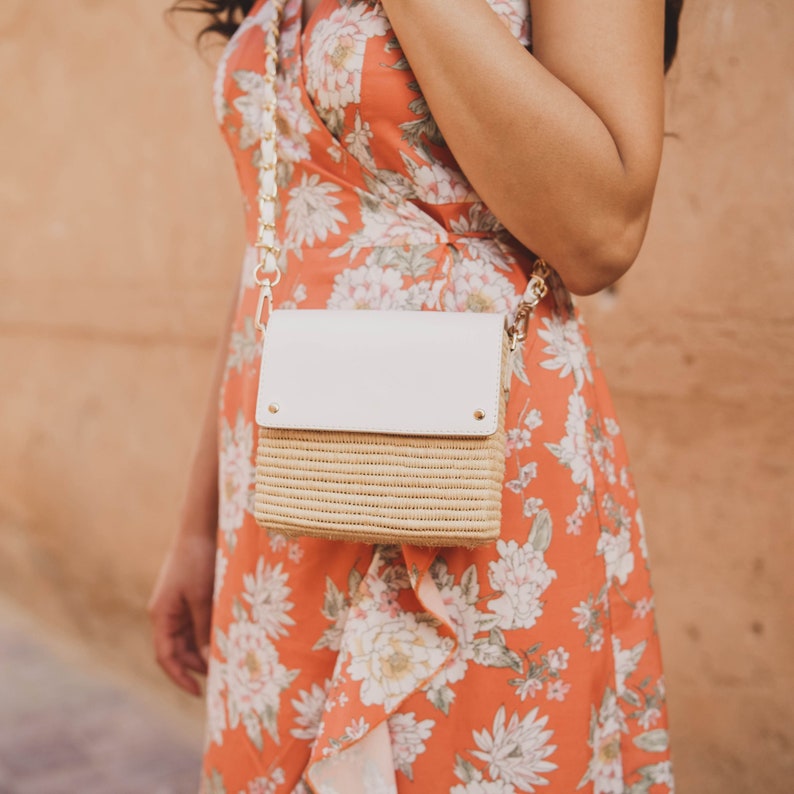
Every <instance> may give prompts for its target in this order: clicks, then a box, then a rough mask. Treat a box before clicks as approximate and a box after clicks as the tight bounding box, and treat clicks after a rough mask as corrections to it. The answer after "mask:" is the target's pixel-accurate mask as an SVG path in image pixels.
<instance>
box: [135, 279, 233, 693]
mask: <svg viewBox="0 0 794 794" xmlns="http://www.w3.org/2000/svg"><path fill="white" fill-rule="evenodd" d="M239 292H240V281H239V278H238V280H237V282H236V284H235V287H234V290H233V293H232V296H231V301H230V304H229V310H228V314H227V317H226V323H225V325H224V328H223V331H222V333H221V337H220V339H219V340H218V347H217V350H216V353H215V368H214V372H213V376H212V383H211V385H210V389H209V397H208V400H207V406H206V410H205V412H204V420H203V422H202V424H201V429H200V431H199V436H198V439H197V443H196V448H195V451H194V453H193V458H192V462H191V465H190V471H189V474H188V479H187V483H186V487H185V496H184V500H183V504H182V510H181V515H180V519H179V526H178V528H177V531H176V533H175V535H174V538H173V540H172V542H171V547H170V549H169V551H168V553H167V555H166V558H165V560H164V561H163V564H162V566H161V568H160V574H159V576H158V578H157V583H156V584H155V586H154V590H153V592H152V595H151V598H150V599H149V605H148V611H149V618H150V620H151V623H152V642H153V645H154V651H155V658H156V659H157V662H158V664H159V665H160V666H161V667H162V668H163V670H164V671H165V672H166V674H167V675H168V677H169V678H170V679H171V680H172V681H173V682H174V683H175V684H177V686H179V687H181V688H182V689H184V690H185V691H186V692H189V693H190V694H192V695H200V694H201V688H200V687H199V684H198V682H197V681H196V679H195V678H194V676H193V673H198V674H199V675H205V674H206V672H207V655H208V652H209V644H210V624H211V620H212V588H213V582H214V578H215V554H216V540H215V535H216V532H217V529H218V394H219V391H220V388H221V384H222V383H223V376H224V374H225V371H226V358H227V355H228V352H229V342H230V339H231V332H232V326H233V322H234V316H235V310H236V307H237V300H238V295H239Z"/></svg>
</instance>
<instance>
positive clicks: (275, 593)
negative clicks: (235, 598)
mask: <svg viewBox="0 0 794 794" xmlns="http://www.w3.org/2000/svg"><path fill="white" fill-rule="evenodd" d="M282 565H283V563H278V565H276V566H275V567H272V566H270V565H265V560H264V558H263V557H260V558H259V559H258V560H257V563H256V571H255V572H254V573H253V574H250V573H246V574H244V575H243V586H244V588H245V592H244V593H243V599H244V600H245V601H247V602H248V603H249V604H250V605H251V616H252V617H253V619H254V622H255V623H257V624H258V625H259V626H260V627H261V629H262V631H264V633H265V634H266V635H267V636H268V637H271V638H273V639H275V638H276V637H278V636H279V635H286V634H287V630H286V628H284V627H285V626H294V625H295V621H294V620H293V619H292V618H291V617H290V616H289V615H288V614H287V612H289V611H290V610H291V609H292V607H293V606H294V604H293V603H292V602H291V601H287V597H288V596H289V594H290V593H291V592H292V589H291V588H290V587H288V586H287V579H288V578H289V575H288V574H286V573H284V572H283V571H282Z"/></svg>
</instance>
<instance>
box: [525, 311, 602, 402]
mask: <svg viewBox="0 0 794 794" xmlns="http://www.w3.org/2000/svg"><path fill="white" fill-rule="evenodd" d="M542 323H543V325H545V326H546V328H545V330H544V329H543V328H539V329H538V336H539V337H540V338H541V339H543V340H544V341H546V342H548V344H547V345H546V347H544V348H543V352H544V353H548V354H549V355H551V356H553V358H551V359H549V360H547V361H541V363H540V366H541V367H543V368H544V369H551V370H559V371H560V377H561V378H565V377H567V376H568V375H570V374H572V373H573V378H574V383H575V384H576V387H577V388H580V387H581V386H582V384H583V383H584V381H588V382H589V383H592V382H593V373H592V371H591V369H590V360H589V359H588V357H587V354H588V353H589V351H590V348H589V347H588V346H587V345H586V344H585V341H584V339H583V338H582V331H581V328H580V326H579V321H578V320H577V319H576V318H571V319H568V320H563V319H562V317H560V315H559V314H557V313H556V312H555V313H554V315H553V316H552V318H551V319H549V318H547V317H544V318H543V320H542Z"/></svg>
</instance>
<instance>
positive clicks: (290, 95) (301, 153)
mask: <svg viewBox="0 0 794 794" xmlns="http://www.w3.org/2000/svg"><path fill="white" fill-rule="evenodd" d="M276 95H277V108H278V119H277V121H278V130H279V135H278V138H277V141H278V159H279V162H282V163H285V162H286V163H297V162H300V161H301V160H308V159H309V156H310V152H309V141H308V139H307V137H306V136H307V135H308V134H309V133H310V132H311V131H312V130H313V129H314V128H315V126H316V124H315V122H314V121H313V120H312V117H311V116H310V115H309V113H308V111H307V110H306V108H305V107H304V105H303V102H302V100H301V90H300V86H299V85H298V84H297V83H295V82H294V81H290V80H285V79H284V76H283V75H282V74H279V76H278V79H277V80H276Z"/></svg>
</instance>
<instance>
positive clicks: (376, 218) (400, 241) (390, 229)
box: [332, 182, 447, 256]
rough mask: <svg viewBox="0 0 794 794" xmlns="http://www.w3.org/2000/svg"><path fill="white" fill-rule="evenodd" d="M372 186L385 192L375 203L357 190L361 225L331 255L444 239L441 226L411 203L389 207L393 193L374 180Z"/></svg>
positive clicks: (430, 243)
mask: <svg viewBox="0 0 794 794" xmlns="http://www.w3.org/2000/svg"><path fill="white" fill-rule="evenodd" d="M372 188H373V189H375V190H381V191H382V192H384V193H386V195H385V196H379V198H382V199H383V201H380V202H377V203H375V202H374V201H373V200H372V196H371V195H370V194H369V193H363V192H362V193H360V198H361V226H359V227H357V228H355V229H353V230H351V231H350V236H349V238H348V239H347V241H346V242H345V244H344V245H342V246H340V247H339V248H337V249H335V250H334V252H333V254H332V255H333V256H342V255H344V254H346V253H348V252H350V253H351V255H355V254H357V253H358V252H360V251H361V250H363V249H365V248H373V247H375V246H381V247H388V246H392V247H395V246H421V245H434V244H436V243H438V242H439V241H441V242H446V240H447V235H446V232H445V231H444V229H443V227H441V226H436V225H435V222H434V221H432V220H430V219H429V218H428V216H427V215H425V214H424V213H422V211H421V210H419V209H418V208H417V207H415V206H414V205H413V204H410V203H409V204H400V205H399V206H392V205H391V204H389V203H387V201H388V200H389V199H394V196H393V195H391V193H390V191H389V190H388V189H387V188H386V187H385V186H384V185H383V184H382V183H381V182H374V184H373V185H372Z"/></svg>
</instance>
